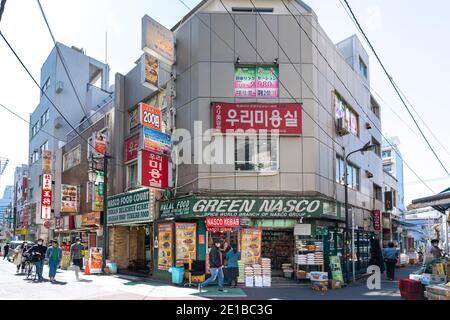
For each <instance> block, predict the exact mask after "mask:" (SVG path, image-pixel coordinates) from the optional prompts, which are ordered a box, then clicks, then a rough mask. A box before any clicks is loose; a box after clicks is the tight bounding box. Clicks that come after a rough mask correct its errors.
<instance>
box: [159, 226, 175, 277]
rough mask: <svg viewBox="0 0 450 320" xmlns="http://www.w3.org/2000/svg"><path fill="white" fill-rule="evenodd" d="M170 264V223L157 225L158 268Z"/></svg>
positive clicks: (164, 268)
mask: <svg viewBox="0 0 450 320" xmlns="http://www.w3.org/2000/svg"><path fill="white" fill-rule="evenodd" d="M171 266H172V225H171V224H160V225H158V270H169V268H170V267H171Z"/></svg>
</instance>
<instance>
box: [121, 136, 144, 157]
mask: <svg viewBox="0 0 450 320" xmlns="http://www.w3.org/2000/svg"><path fill="white" fill-rule="evenodd" d="M139 141H140V135H139V134H137V135H134V136H132V137H130V138H128V139H127V140H125V148H124V150H125V155H124V162H125V163H129V162H132V161H135V160H136V159H137V157H138V151H139Z"/></svg>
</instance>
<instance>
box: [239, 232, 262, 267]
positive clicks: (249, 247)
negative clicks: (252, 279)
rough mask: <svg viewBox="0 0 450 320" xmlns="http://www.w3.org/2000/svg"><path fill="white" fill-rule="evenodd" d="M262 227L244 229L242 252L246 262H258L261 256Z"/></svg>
mask: <svg viewBox="0 0 450 320" xmlns="http://www.w3.org/2000/svg"><path fill="white" fill-rule="evenodd" d="M261 246H262V229H260V228H258V229H256V228H255V229H242V232H241V252H242V261H244V263H257V262H258V261H259V259H260V258H261Z"/></svg>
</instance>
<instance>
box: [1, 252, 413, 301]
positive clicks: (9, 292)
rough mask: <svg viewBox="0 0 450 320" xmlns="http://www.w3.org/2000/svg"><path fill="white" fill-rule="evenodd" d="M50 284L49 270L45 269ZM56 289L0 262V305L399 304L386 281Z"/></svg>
mask: <svg viewBox="0 0 450 320" xmlns="http://www.w3.org/2000/svg"><path fill="white" fill-rule="evenodd" d="M419 268H420V267H418V266H412V267H406V268H401V269H397V270H396V278H397V279H400V278H408V277H409V274H410V273H412V272H414V271H416V270H418V269H419ZM44 277H45V278H48V266H45V267H44ZM56 280H57V281H58V282H57V283H56V284H52V283H51V282H49V281H45V282H41V283H36V282H32V281H29V280H26V279H25V276H24V275H20V274H19V275H16V267H15V265H14V264H12V263H9V262H6V261H3V260H0V300H400V299H401V297H400V291H399V289H398V281H388V280H387V279H386V276H385V275H383V276H382V281H381V290H372V291H371V290H369V289H368V288H367V286H366V281H365V280H361V281H359V282H357V283H355V284H352V285H350V286H347V287H346V288H343V289H337V290H331V289H330V290H329V291H328V292H327V293H322V292H317V291H313V290H312V289H311V287H310V286H307V285H306V286H305V285H299V286H298V287H296V286H292V285H290V286H289V287H286V288H237V289H234V288H227V290H228V292H227V293H219V292H218V291H217V287H215V286H214V287H210V288H207V290H208V291H207V292H202V293H199V292H198V290H197V288H192V287H191V288H187V287H177V286H172V285H170V284H167V283H162V282H157V281H152V280H151V279H143V278H139V277H133V276H125V275H108V276H106V275H90V276H88V275H84V274H80V281H77V280H76V276H75V272H74V271H65V270H58V273H57V275H56Z"/></svg>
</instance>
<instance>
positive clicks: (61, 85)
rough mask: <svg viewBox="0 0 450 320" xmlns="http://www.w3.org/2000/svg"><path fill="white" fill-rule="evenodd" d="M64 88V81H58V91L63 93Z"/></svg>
mask: <svg viewBox="0 0 450 320" xmlns="http://www.w3.org/2000/svg"><path fill="white" fill-rule="evenodd" d="M63 90H64V82H62V81H58V82H57V83H56V93H61V92H62V91H63Z"/></svg>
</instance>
